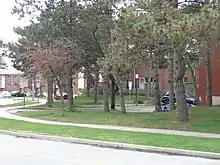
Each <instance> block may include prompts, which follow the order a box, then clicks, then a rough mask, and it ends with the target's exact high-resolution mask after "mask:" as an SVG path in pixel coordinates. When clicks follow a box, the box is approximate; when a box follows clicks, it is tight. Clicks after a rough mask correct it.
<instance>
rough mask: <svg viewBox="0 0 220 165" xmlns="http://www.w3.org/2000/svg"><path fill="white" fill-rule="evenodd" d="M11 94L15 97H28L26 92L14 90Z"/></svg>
mask: <svg viewBox="0 0 220 165" xmlns="http://www.w3.org/2000/svg"><path fill="white" fill-rule="evenodd" d="M11 96H13V97H26V96H27V95H26V94H25V93H24V92H12V93H11Z"/></svg>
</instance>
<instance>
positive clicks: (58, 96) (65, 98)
mask: <svg viewBox="0 0 220 165" xmlns="http://www.w3.org/2000/svg"><path fill="white" fill-rule="evenodd" d="M77 96H78V95H75V94H74V95H73V98H76V97H77ZM54 99H55V100H61V97H60V94H56V95H55V96H54ZM63 99H64V100H67V99H68V94H67V93H63Z"/></svg>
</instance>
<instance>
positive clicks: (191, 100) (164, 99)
mask: <svg viewBox="0 0 220 165" xmlns="http://www.w3.org/2000/svg"><path fill="white" fill-rule="evenodd" d="M185 96H186V102H187V103H188V104H190V105H194V106H196V104H197V100H196V98H194V97H192V96H190V95H189V94H185ZM161 102H162V105H168V104H169V92H166V93H164V94H163V95H162V97H161ZM174 102H175V103H176V98H175V94H174Z"/></svg>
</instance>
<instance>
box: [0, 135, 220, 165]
mask: <svg viewBox="0 0 220 165" xmlns="http://www.w3.org/2000/svg"><path fill="white" fill-rule="evenodd" d="M0 146H1V147H0V161H1V164H5V165H29V164H31V165H49V164H52V165H73V164H74V165H134V164H137V165H146V163H147V164H151V165H161V164H162V165H177V164H178V165H186V164H187V165H219V164H220V160H208V159H201V158H190V157H181V156H180V157H179V156H166V155H159V154H151V153H141V152H132V151H122V150H115V149H106V148H97V147H91V146H85V145H76V144H67V143H60V142H52V141H43V140H34V139H22V138H16V137H12V136H6V135H0Z"/></svg>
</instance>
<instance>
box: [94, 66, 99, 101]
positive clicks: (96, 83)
mask: <svg viewBox="0 0 220 165" xmlns="http://www.w3.org/2000/svg"><path fill="white" fill-rule="evenodd" d="M98 84H99V69H97V70H96V71H95V81H94V104H95V105H97V104H98Z"/></svg>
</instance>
